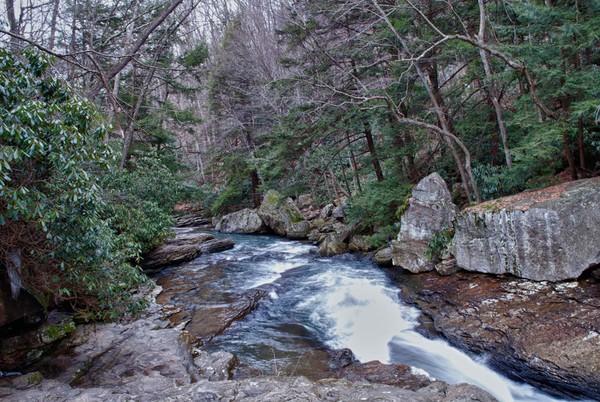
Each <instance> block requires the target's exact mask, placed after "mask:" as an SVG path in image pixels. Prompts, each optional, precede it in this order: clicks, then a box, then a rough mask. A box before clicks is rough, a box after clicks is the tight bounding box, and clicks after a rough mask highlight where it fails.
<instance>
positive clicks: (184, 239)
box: [142, 233, 234, 271]
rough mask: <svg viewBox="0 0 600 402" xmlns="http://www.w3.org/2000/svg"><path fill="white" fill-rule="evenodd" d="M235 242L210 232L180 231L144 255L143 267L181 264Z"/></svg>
mask: <svg viewBox="0 0 600 402" xmlns="http://www.w3.org/2000/svg"><path fill="white" fill-rule="evenodd" d="M233 244H234V243H233V241H232V240H230V239H215V236H213V235H212V234H209V233H180V234H178V235H177V236H176V237H175V238H174V239H169V240H167V241H165V243H164V244H163V245H162V246H160V247H158V248H157V249H156V250H153V251H152V252H150V253H148V254H147V255H146V256H144V260H143V261H142V268H144V270H149V271H152V270H156V269H160V268H162V267H165V266H167V265H173V264H179V263H182V262H185V261H190V260H193V259H194V258H197V257H199V256H200V255H201V254H206V253H215V252H218V251H223V250H228V249H230V248H232V247H233Z"/></svg>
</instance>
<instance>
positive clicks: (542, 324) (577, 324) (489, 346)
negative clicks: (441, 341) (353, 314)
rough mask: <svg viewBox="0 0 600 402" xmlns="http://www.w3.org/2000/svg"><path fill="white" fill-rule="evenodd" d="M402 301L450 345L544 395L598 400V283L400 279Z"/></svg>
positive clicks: (469, 276) (467, 276)
mask: <svg viewBox="0 0 600 402" xmlns="http://www.w3.org/2000/svg"><path fill="white" fill-rule="evenodd" d="M398 285H399V286H400V287H401V288H402V298H403V299H404V300H405V301H407V302H409V303H412V304H414V305H416V306H417V307H419V308H420V309H422V310H423V311H424V313H425V314H426V315H427V316H429V317H431V318H432V320H433V324H434V327H435V330H437V331H439V332H441V333H442V334H443V335H444V336H445V337H446V338H447V339H448V340H449V341H450V342H451V343H452V344H454V345H455V346H458V347H460V348H462V349H465V350H470V351H472V352H474V353H477V354H479V353H485V354H486V356H487V357H488V358H489V361H490V363H491V364H492V365H493V366H495V367H497V368H498V369H500V370H501V371H503V372H505V373H508V374H511V373H512V375H513V376H514V377H516V378H519V379H522V380H525V381H527V382H529V383H532V384H534V385H536V386H538V387H539V388H541V389H545V390H547V391H549V392H554V393H556V392H559V393H563V394H566V395H568V396H570V397H577V398H591V399H593V400H600V281H599V280H598V278H596V277H595V276H594V275H591V276H590V277H589V278H587V279H583V280H580V281H578V282H565V283H559V284H556V283H551V282H533V281H527V280H522V279H516V278H511V277H493V276H489V275H482V274H474V273H466V272H459V273H456V274H454V275H453V276H449V277H443V278H442V277H440V276H439V275H438V274H436V273H426V274H419V275H402V276H401V279H400V280H399V282H398Z"/></svg>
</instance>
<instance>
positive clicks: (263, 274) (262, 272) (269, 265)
mask: <svg viewBox="0 0 600 402" xmlns="http://www.w3.org/2000/svg"><path fill="white" fill-rule="evenodd" d="M307 263H308V260H306V259H301V258H297V259H290V260H284V261H268V262H263V263H259V264H257V265H256V267H255V269H254V272H253V275H252V279H253V280H252V282H249V284H248V288H249V289H251V288H255V287H257V286H260V285H266V284H269V283H273V282H275V281H276V280H277V279H279V278H281V274H283V273H284V272H286V271H289V270H290V269H294V268H297V267H300V266H302V265H306V264H307Z"/></svg>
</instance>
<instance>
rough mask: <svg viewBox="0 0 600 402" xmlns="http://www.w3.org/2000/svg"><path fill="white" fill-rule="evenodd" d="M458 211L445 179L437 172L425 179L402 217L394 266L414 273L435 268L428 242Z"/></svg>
mask: <svg viewBox="0 0 600 402" xmlns="http://www.w3.org/2000/svg"><path fill="white" fill-rule="evenodd" d="M457 211H458V209H457V208H456V206H455V205H454V204H453V203H452V196H451V194H450V192H449V191H448V187H447V186H446V183H445V182H444V180H443V179H442V178H441V177H440V175H439V174H437V173H432V174H430V175H429V176H427V177H425V178H424V179H422V180H421V181H420V182H419V183H418V184H417V185H416V186H415V188H414V189H413V192H412V197H411V198H410V199H409V207H408V210H407V211H406V212H405V213H404V214H403V215H402V219H401V222H400V233H399V234H398V239H397V241H393V242H392V252H393V263H394V265H395V266H400V267H402V268H404V269H407V270H409V271H411V272H415V273H416V272H425V271H431V270H433V269H434V268H435V266H434V264H433V262H432V261H431V259H430V257H429V256H428V255H427V249H428V245H429V242H430V241H431V239H432V238H433V236H435V235H436V234H437V233H439V232H441V231H442V230H445V229H448V228H450V227H451V226H452V220H453V219H454V217H455V215H456V213H457Z"/></svg>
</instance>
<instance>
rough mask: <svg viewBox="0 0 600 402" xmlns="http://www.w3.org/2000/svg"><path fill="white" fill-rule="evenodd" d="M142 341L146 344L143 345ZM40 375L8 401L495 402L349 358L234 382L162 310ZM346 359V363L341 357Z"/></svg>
mask: <svg viewBox="0 0 600 402" xmlns="http://www.w3.org/2000/svg"><path fill="white" fill-rule="evenodd" d="M140 340H143V341H140ZM65 348H66V349H64V350H60V351H57V354H56V356H52V357H49V358H48V359H46V360H45V361H44V365H41V366H40V369H39V371H36V372H32V373H29V374H26V375H23V376H18V377H7V378H0V398H2V399H3V400H6V401H23V400H32V401H33V400H36V401H37V400H40V401H42V400H53V401H72V400H86V401H103V400H112V401H130V400H139V401H155V400H193V401H209V400H210V401H213V400H219V401H234V400H235V401H239V400H245V401H284V400H285V401H287V400H306V401H325V400H379V401H432V400H435V401H446V402H451V401H452V402H458V401H480V402H491V401H495V399H494V398H493V397H492V396H490V395H489V394H487V393H486V392H484V391H482V390H481V389H479V388H477V387H475V386H472V385H467V384H458V385H449V384H446V383H443V382H439V381H432V380H430V379H428V378H426V377H423V376H421V375H415V374H412V373H411V369H410V367H406V366H401V365H393V366H387V365H383V364H381V363H378V362H371V363H366V364H359V363H356V362H355V361H354V360H353V359H352V358H351V357H350V358H349V359H347V362H346V363H344V364H342V367H341V372H340V374H339V375H332V378H328V379H321V380H318V379H307V378H305V377H291V376H269V375H263V376H260V377H253V378H249V379H239V380H232V376H233V371H234V370H235V367H236V366H238V365H239V361H238V360H237V358H236V357H235V356H234V355H232V354H230V353H226V352H217V353H207V352H205V351H201V350H198V349H196V348H194V346H193V344H192V342H191V337H190V336H189V335H188V333H187V332H185V331H182V330H180V329H178V328H172V327H171V324H170V322H169V321H168V320H167V319H166V317H165V311H163V309H162V307H161V306H159V305H157V304H153V305H152V307H151V308H150V309H149V310H148V313H147V315H146V317H144V318H142V319H139V320H136V321H134V322H129V323H115V324H102V325H93V326H92V325H89V326H79V327H78V328H77V330H76V333H75V336H74V337H73V340H72V341H71V342H70V343H69V344H68V345H66V346H65ZM342 354H343V355H347V353H346V354H344V353H342Z"/></svg>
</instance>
